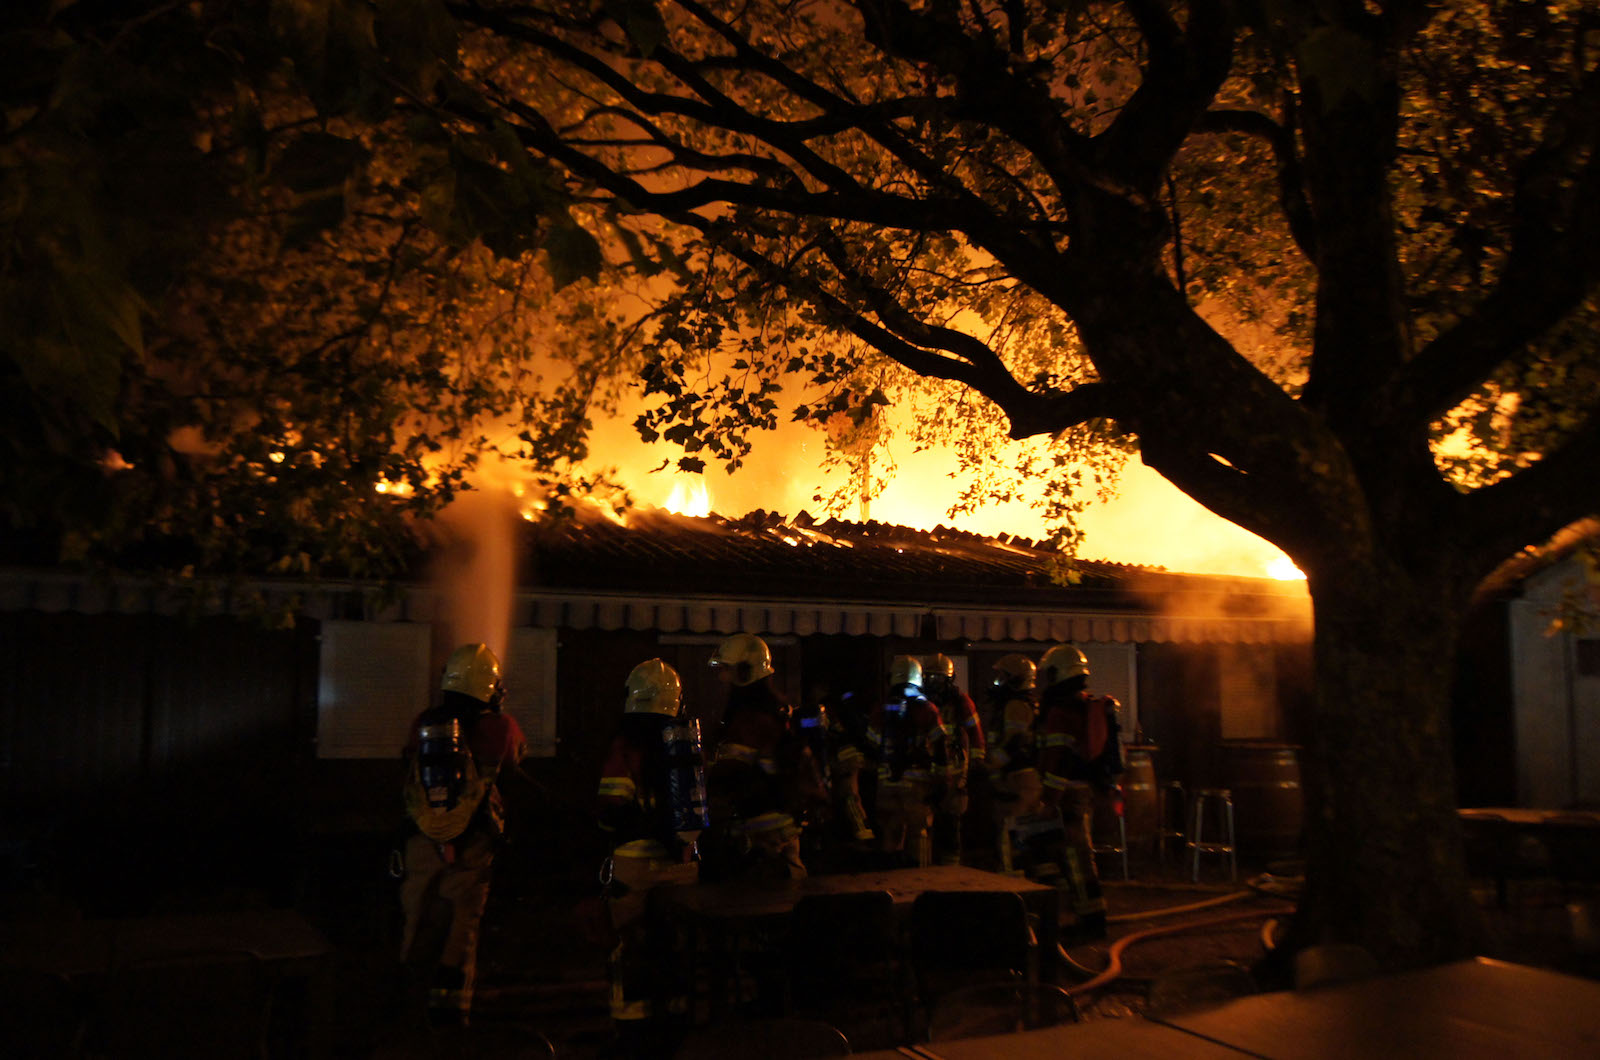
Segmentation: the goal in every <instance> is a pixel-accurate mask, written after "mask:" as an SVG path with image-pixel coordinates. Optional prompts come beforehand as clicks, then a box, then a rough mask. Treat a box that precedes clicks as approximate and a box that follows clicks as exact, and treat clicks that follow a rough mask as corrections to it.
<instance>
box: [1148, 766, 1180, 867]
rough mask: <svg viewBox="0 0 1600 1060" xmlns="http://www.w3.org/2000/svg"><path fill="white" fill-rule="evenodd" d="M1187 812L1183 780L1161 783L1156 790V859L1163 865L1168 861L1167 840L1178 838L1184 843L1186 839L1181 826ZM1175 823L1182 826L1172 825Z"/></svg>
mask: <svg viewBox="0 0 1600 1060" xmlns="http://www.w3.org/2000/svg"><path fill="white" fill-rule="evenodd" d="M1186 812H1187V806H1186V804H1185V802H1184V798H1183V782H1182V781H1181V780H1169V781H1167V782H1166V783H1165V784H1163V785H1161V787H1160V789H1159V790H1157V792H1156V860H1157V862H1159V863H1160V864H1161V865H1163V866H1165V865H1166V863H1167V841H1168V840H1170V839H1176V840H1177V841H1178V842H1180V843H1182V842H1183V840H1184V829H1183V828H1182V827H1181V826H1182V825H1183V821H1184V814H1185V813H1186ZM1174 823H1176V824H1178V825H1179V826H1180V827H1177V828H1174V827H1172V826H1173V824H1174Z"/></svg>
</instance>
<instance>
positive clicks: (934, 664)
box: [922, 653, 956, 681]
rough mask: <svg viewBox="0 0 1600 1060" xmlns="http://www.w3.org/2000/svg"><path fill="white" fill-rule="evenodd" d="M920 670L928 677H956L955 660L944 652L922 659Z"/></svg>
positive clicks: (947, 678)
mask: <svg viewBox="0 0 1600 1060" xmlns="http://www.w3.org/2000/svg"><path fill="white" fill-rule="evenodd" d="M922 672H923V674H924V675H925V676H928V677H942V678H944V679H945V680H946V681H954V680H955V679H956V661H955V660H954V659H952V658H950V656H948V655H945V654H942V653H941V654H939V655H930V656H928V657H927V658H926V659H923V660H922Z"/></svg>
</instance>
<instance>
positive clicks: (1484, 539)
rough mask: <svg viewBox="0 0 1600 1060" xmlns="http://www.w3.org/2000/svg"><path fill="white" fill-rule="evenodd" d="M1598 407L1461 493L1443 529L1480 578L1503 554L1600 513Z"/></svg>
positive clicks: (1599, 415)
mask: <svg viewBox="0 0 1600 1060" xmlns="http://www.w3.org/2000/svg"><path fill="white" fill-rule="evenodd" d="M1596 467H1600V412H1596V413H1594V414H1592V415H1591V416H1590V417H1589V420H1588V422H1587V423H1585V424H1584V426H1583V427H1582V428H1581V429H1579V430H1578V431H1576V432H1575V433H1574V434H1573V435H1572V436H1571V437H1570V438H1568V440H1567V441H1566V442H1565V444H1563V445H1562V446H1561V447H1560V448H1558V449H1556V450H1555V451H1553V452H1551V453H1549V454H1548V455H1546V456H1545V457H1544V458H1543V459H1542V460H1540V461H1539V462H1538V463H1536V464H1534V465H1533V466H1532V467H1529V468H1527V469H1526V470H1524V471H1519V472H1517V473H1516V474H1515V475H1512V476H1511V477H1509V478H1506V479H1503V480H1501V481H1499V482H1496V483H1494V484H1493V485H1491V486H1485V487H1484V488H1483V489H1480V490H1477V491H1476V492H1474V493H1471V494H1469V495H1467V496H1466V497H1464V498H1462V503H1461V505H1460V510H1461V518H1460V519H1459V520H1456V521H1455V522H1454V523H1453V525H1452V526H1451V527H1449V528H1447V530H1448V532H1450V533H1451V534H1452V536H1453V537H1454V538H1455V540H1456V542H1457V544H1458V546H1459V547H1460V548H1461V549H1462V552H1463V554H1464V555H1466V556H1468V557H1469V561H1470V563H1471V564H1472V567H1473V570H1472V573H1473V574H1474V576H1475V577H1479V578H1481V577H1483V576H1485V575H1486V574H1487V573H1488V572H1489V571H1490V570H1492V569H1493V568H1494V565H1495V564H1497V563H1499V562H1500V561H1502V560H1504V559H1505V558H1506V557H1507V556H1509V555H1512V554H1513V553H1515V552H1517V551H1519V550H1521V549H1523V548H1525V547H1527V546H1529V545H1536V544H1539V543H1541V542H1543V541H1544V540H1546V539H1547V538H1549V537H1550V536H1551V535H1552V534H1554V533H1555V532H1556V531H1558V530H1560V529H1561V528H1562V527H1564V526H1566V525H1567V524H1569V523H1571V522H1573V521H1574V520H1576V519H1579V518H1582V517H1584V516H1588V515H1600V478H1597V477H1596V476H1595V468H1596Z"/></svg>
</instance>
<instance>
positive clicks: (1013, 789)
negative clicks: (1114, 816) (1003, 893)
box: [984, 653, 1043, 875]
mask: <svg viewBox="0 0 1600 1060" xmlns="http://www.w3.org/2000/svg"><path fill="white" fill-rule="evenodd" d="M1035 679H1036V667H1035V666H1034V664H1033V660H1032V659H1029V658H1028V657H1027V656H1026V655H1021V654H1017V653H1013V654H1010V655H1005V656H1002V657H1001V658H1000V659H998V660H997V661H996V662H995V664H994V681H993V682H992V683H991V685H990V686H989V692H988V704H987V706H988V711H987V717H986V719H985V725H984V729H985V731H986V732H987V733H988V734H989V753H988V756H987V758H986V760H985V764H986V766H987V768H988V774H989V784H990V787H991V788H992V789H993V791H994V803H993V808H992V809H991V811H990V813H991V816H992V819H993V822H994V827H995V844H996V853H997V856H998V860H999V868H1000V871H1001V872H1004V873H1006V874H1008V875H1021V874H1022V870H1021V869H1020V868H1019V867H1018V866H1017V865H1016V864H1015V859H1014V857H1013V841H1012V832H1013V830H1014V829H1015V828H1016V827H1017V821H1018V819H1020V818H1027V817H1031V816H1033V815H1035V814H1037V813H1038V812H1039V807H1040V800H1041V798H1042V794H1043V792H1042V789H1041V786H1040V782H1039V770H1038V769H1037V768H1036V748H1035V740H1034V732H1033V719H1034V715H1035V713H1037V709H1038V708H1037V700H1036V698H1035V691H1034V684H1035Z"/></svg>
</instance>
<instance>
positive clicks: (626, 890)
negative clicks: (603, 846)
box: [597, 659, 708, 1057]
mask: <svg viewBox="0 0 1600 1060" xmlns="http://www.w3.org/2000/svg"><path fill="white" fill-rule="evenodd" d="M625 688H626V698H625V701H624V705H623V714H622V719H621V722H620V724H619V725H618V728H617V732H616V734H615V736H613V738H612V740H611V745H610V747H609V748H608V750H607V752H606V758H605V762H604V763H603V765H602V767H601V770H600V772H601V776H600V792H599V803H598V807H597V816H598V820H599V824H600V827H601V828H602V829H603V830H604V831H605V832H606V833H607V835H608V837H609V839H610V843H611V855H610V857H609V858H608V859H607V862H606V865H605V867H604V868H603V869H602V870H601V878H602V879H603V880H604V881H605V883H606V891H607V902H606V904H607V907H608V909H609V911H610V914H611V924H612V927H613V929H614V930H615V931H616V935H617V945H616V948H615V949H614V950H613V951H612V953H611V957H610V961H609V962H608V964H607V975H608V978H609V980H610V984H611V1020H612V1029H613V1032H614V1035H615V1038H616V1045H617V1051H618V1052H619V1053H621V1054H623V1055H627V1056H639V1057H649V1056H665V1055H670V1053H671V1052H672V1045H673V1044H674V1041H675V1039H676V1038H677V1037H678V1036H680V1035H681V1034H682V1032H683V1030H684V1029H685V1028H686V1027H687V1023H688V1018H689V1000H688V993H687V991H685V990H684V989H682V987H681V984H682V983H683V982H684V981H685V978H686V977H685V975H684V974H683V970H682V968H681V967H680V966H679V962H678V959H677V956H676V955H677V954H678V953H681V952H682V951H681V949H680V948H679V947H678V946H677V945H676V943H675V941H674V940H673V939H672V937H671V934H670V932H671V927H670V925H667V924H664V923H660V922H653V921H652V920H651V919H650V918H648V917H647V916H646V905H647V899H648V896H649V894H650V892H651V891H652V890H654V889H655V888H656V887H659V886H661V885H662V884H666V883H693V882H695V881H696V880H697V879H698V878H699V863H698V862H696V861H695V860H694V857H693V854H694V849H695V842H696V840H697V839H698V838H699V837H700V834H701V832H702V831H704V829H705V827H706V825H707V823H708V822H707V815H706V791H705V760H704V758H703V756H702V754H701V745H700V723H699V722H698V721H696V720H694V719H686V718H684V717H683V708H682V683H681V681H680V680H679V678H678V672H677V671H676V670H674V669H673V668H672V667H671V666H669V665H668V664H667V663H665V662H663V661H662V660H660V659H649V660H646V661H645V662H642V663H640V664H639V665H638V666H635V667H634V668H633V671H632V672H631V673H630V674H629V675H628V680H627V683H626V686H625Z"/></svg>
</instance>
